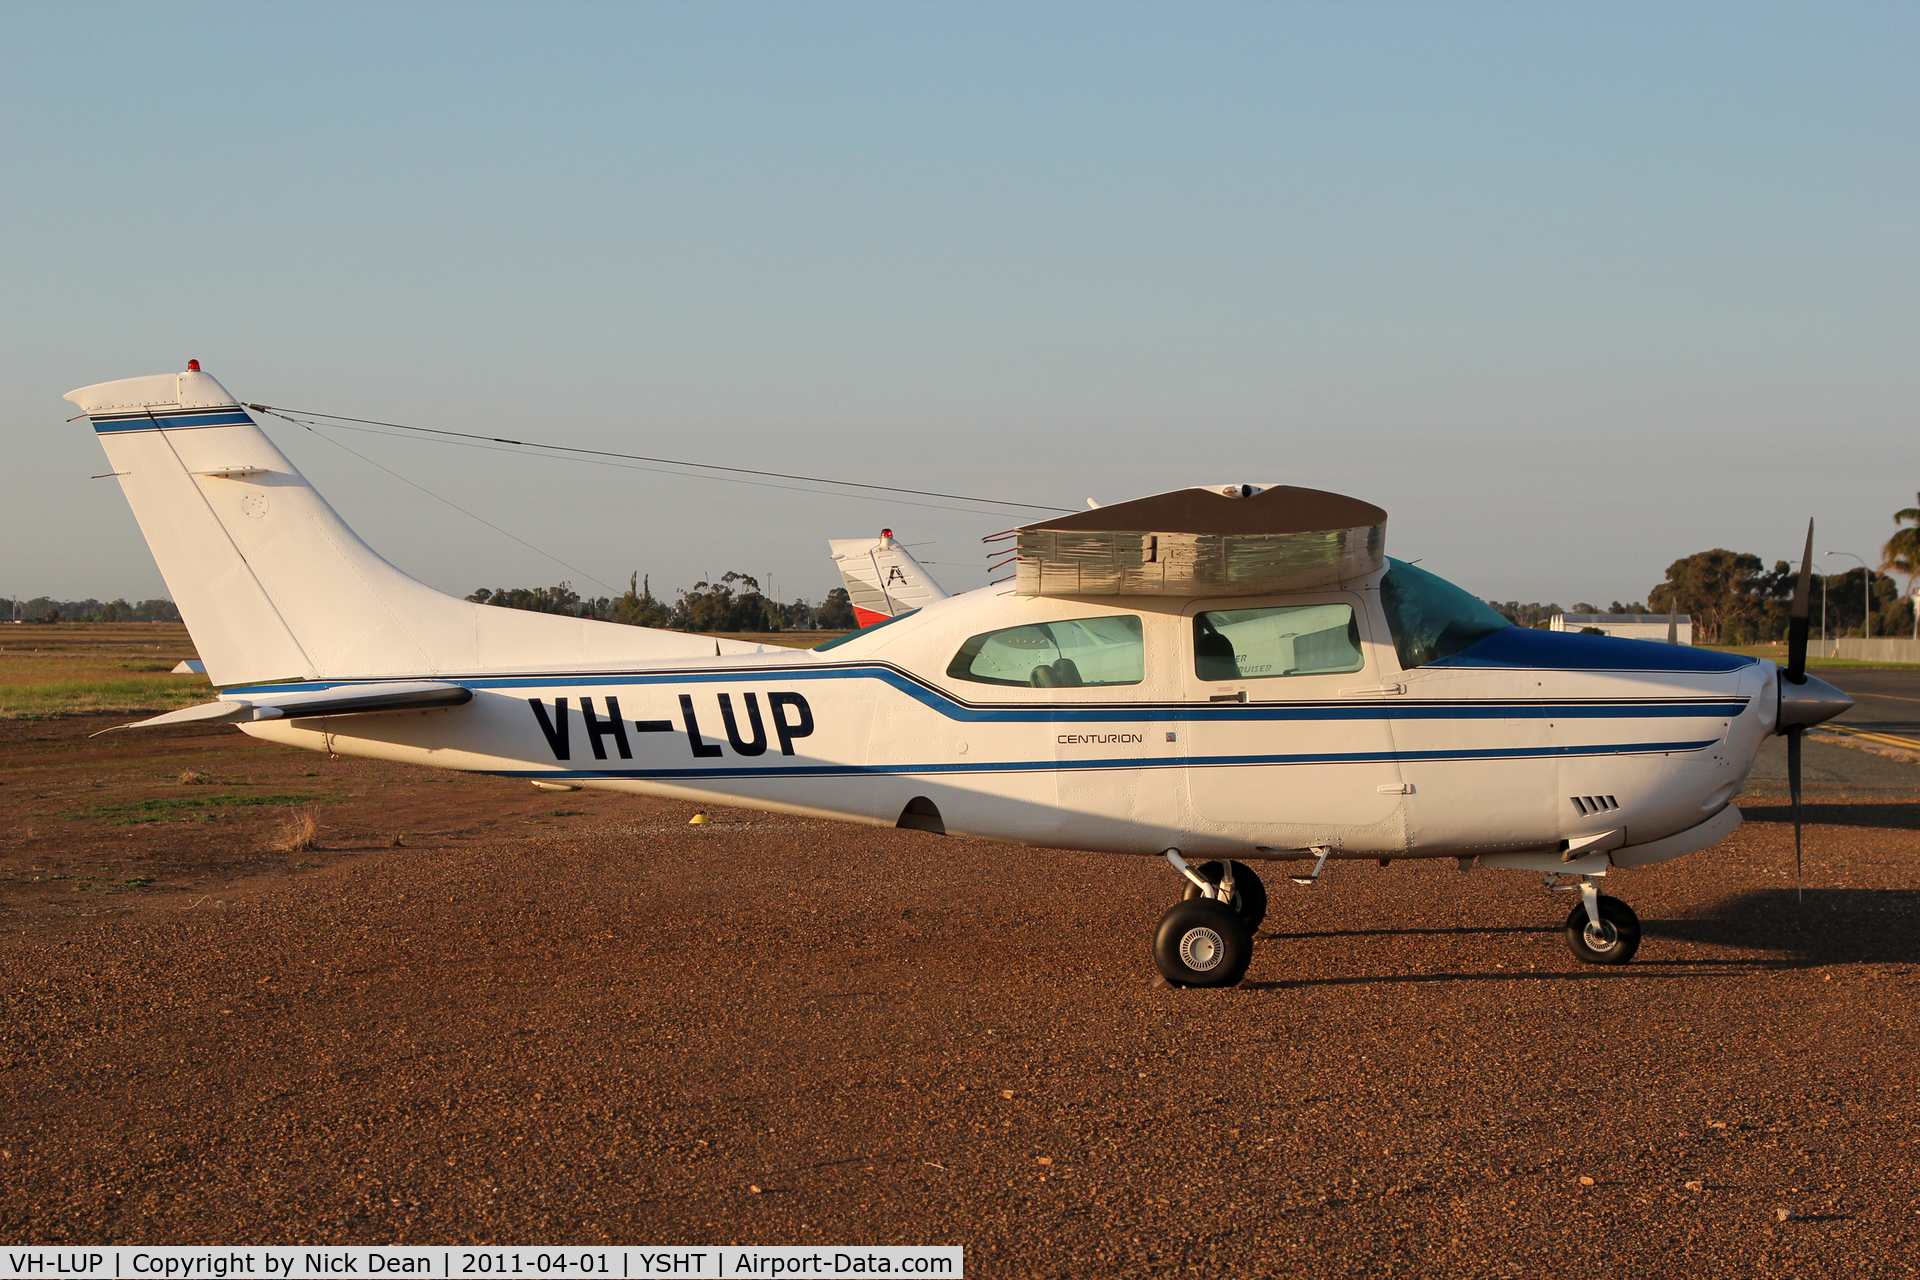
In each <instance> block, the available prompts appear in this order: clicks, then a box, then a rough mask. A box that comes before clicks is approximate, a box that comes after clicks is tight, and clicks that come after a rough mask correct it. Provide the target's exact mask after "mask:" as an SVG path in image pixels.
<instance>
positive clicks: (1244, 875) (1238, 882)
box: [1180, 862, 1267, 934]
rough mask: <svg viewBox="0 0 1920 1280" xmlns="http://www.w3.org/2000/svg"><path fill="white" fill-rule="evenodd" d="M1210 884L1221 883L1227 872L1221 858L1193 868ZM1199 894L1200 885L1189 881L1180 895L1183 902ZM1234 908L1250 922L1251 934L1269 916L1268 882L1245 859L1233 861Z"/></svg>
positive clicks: (1244, 920)
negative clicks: (1262, 881) (1256, 873)
mask: <svg viewBox="0 0 1920 1280" xmlns="http://www.w3.org/2000/svg"><path fill="white" fill-rule="evenodd" d="M1194 870H1195V871H1197V872H1199V873H1200V876H1201V878H1202V879H1204V880H1205V881H1206V882H1207V883H1208V884H1219V883H1220V879H1221V877H1222V876H1224V875H1226V874H1227V869H1226V867H1225V866H1224V865H1222V864H1221V863H1218V862H1205V863H1202V864H1200V865H1199V866H1197V867H1195V868H1194ZM1199 896H1200V886H1198V885H1195V884H1188V885H1187V891H1186V892H1185V893H1183V894H1181V895H1180V899H1181V901H1183V902H1191V901H1193V900H1194V899H1195V898H1198V897H1199ZM1232 906H1233V909H1234V911H1235V912H1237V913H1238V914H1239V916H1240V923H1241V924H1244V925H1246V926H1247V932H1248V933H1249V934H1255V933H1258V932H1260V922H1261V921H1262V920H1265V919H1266V918H1267V886H1266V885H1264V884H1262V883H1261V881H1260V877H1259V876H1257V875H1255V874H1254V871H1253V868H1252V867H1249V866H1248V865H1247V864H1246V863H1244V862H1236V863H1234V864H1233V903H1232Z"/></svg>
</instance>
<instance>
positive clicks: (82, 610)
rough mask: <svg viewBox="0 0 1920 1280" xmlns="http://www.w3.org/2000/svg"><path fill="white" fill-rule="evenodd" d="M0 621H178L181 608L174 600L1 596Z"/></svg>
mask: <svg viewBox="0 0 1920 1280" xmlns="http://www.w3.org/2000/svg"><path fill="white" fill-rule="evenodd" d="M0 621H5V622H178V621H180V610H178V609H176V608H174V606H173V601H171V600H142V601H141V602H140V603H139V604H128V603H127V602H126V601H125V600H108V601H106V602H105V603H102V602H101V601H99V600H55V599H53V598H52V597H50V596H34V597H33V598H32V599H30V600H29V599H25V598H16V599H11V600H9V599H5V598H3V597H0Z"/></svg>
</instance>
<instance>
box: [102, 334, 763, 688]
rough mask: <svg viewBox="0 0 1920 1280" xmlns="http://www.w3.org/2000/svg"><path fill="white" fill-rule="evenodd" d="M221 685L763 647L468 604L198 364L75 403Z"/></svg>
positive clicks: (112, 386)
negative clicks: (386, 546)
mask: <svg viewBox="0 0 1920 1280" xmlns="http://www.w3.org/2000/svg"><path fill="white" fill-rule="evenodd" d="M66 398H67V399H69V400H71V401H73V402H74V403H75V404H77V405H79V406H80V407H81V408H82V409H84V410H86V412H87V416H88V417H89V418H91V419H92V421H93V426H94V430H95V431H96V432H98V433H99V436H100V443H101V444H102V445H103V446H104V447H105V449H106V451H107V460H108V462H109V463H110V464H111V465H112V467H113V469H114V471H115V472H116V473H117V474H118V475H119V477H120V486H121V489H122V491H123V492H125V494H126V495H127V501H128V503H129V504H131V506H132V507H133V514H134V518H135V519H136V520H138V521H139V522H140V531H141V533H143V534H144V535H145V536H146V539H147V545H148V547H149V548H150V549H151V550H152V551H153V558H154V559H155V560H156V561H157V562H158V563H159V565H160V573H161V575H162V576H163V577H164V578H165V579H166V581H167V587H168V589H169V590H170V591H171V592H172V593H173V599H174V603H176V604H177V605H179V607H180V616H181V617H182V618H184V619H185V620H186V623H187V628H188V630H189V631H191V632H192V634H193V640H194V645H195V646H196V647H197V648H198V649H199V650H200V657H201V660H202V661H203V662H205V664H206V669H207V675H208V677H209V678H210V679H211V680H212V681H213V683H214V684H216V685H221V686H231V685H241V684H262V683H270V682H273V681H280V680H298V679H330V678H349V677H370V676H386V677H394V676H423V675H454V674H461V673H466V672H484V671H502V670H525V669H529V668H532V669H548V670H552V669H556V668H564V667H567V666H570V665H578V664H581V663H605V662H618V661H635V660H640V661H644V660H647V659H651V658H680V657H693V656H696V655H700V654H706V655H708V656H711V655H712V653H713V652H714V649H713V646H714V645H715V644H716V643H717V644H719V645H721V646H723V647H724V649H725V651H728V652H753V651H754V650H755V649H756V647H757V646H754V645H750V644H742V643H740V642H738V641H719V642H716V641H714V640H713V639H712V638H711V637H698V636H691V635H682V634H680V633H678V632H668V631H653V630H648V629H644V628H640V627H626V626H619V625H616V624H614V623H607V622H595V621H592V620H590V619H583V618H568V617H562V616H560V615H557V614H539V613H529V612H525V611H522V610H517V609H500V608H494V607H490V606H484V605H479V604H474V603H472V602H470V601H466V600H458V599H455V598H454V597H452V596H448V595H444V594H442V593H441V592H438V591H435V590H434V589H433V588H431V587H429V586H427V585H426V584H425V583H422V582H419V581H416V580H415V579H413V578H410V577H408V576H407V575H406V574H404V573H402V572H401V571H400V570H398V569H396V568H394V567H393V565H391V564H389V563H387V561H385V560H383V559H382V558H381V557H380V556H379V555H378V554H376V553H375V552H374V550H373V549H372V548H371V547H369V546H367V544H366V543H364V542H362V541H361V540H360V538H359V537H358V535H356V534H355V533H354V532H353V530H352V529H349V528H348V527H347V525H346V522H345V521H343V520H341V519H340V517H339V516H338V515H337V514H335V512H334V510H333V508H332V507H330V506H328V505H327V502H326V500H325V499H324V498H322V497H321V496H320V495H319V493H318V492H316V491H315V490H314V488H313V486H312V485H310V484H308V483H307V480H306V477H304V476H302V475H301V474H300V472H299V471H298V470H296V469H295V468H294V465H293V464H292V463H291V462H289V461H288V460H287V458H286V455H284V454H282V453H281V452H280V450H279V449H277V448H275V447H274V444H273V442H272V441H271V440H269V439H268V438H267V435H266V433H265V432H263V431H261V430H260V427H259V425H258V424H257V423H256V422H255V421H254V420H253V417H252V416H251V415H250V414H249V413H248V412H247V410H246V409H245V407H244V406H242V405H241V404H239V403H238V402H237V401H235V400H234V398H233V397H232V396H231V395H229V394H228V393H227V389H226V388H225V387H223V386H221V385H220V384H219V382H217V381H216V380H215V379H214V378H213V377H212V375H210V374H206V373H202V372H200V371H199V363H198V362H197V361H196V362H194V363H193V364H192V365H191V366H189V370H188V372H186V373H178V374H174V373H166V374H157V375H155V376H153V377H146V378H126V379H123V380H121V381H118V382H102V383H99V384H97V385H95V386H91V387H82V388H80V389H79V390H78V391H71V392H68V393H67V397H66Z"/></svg>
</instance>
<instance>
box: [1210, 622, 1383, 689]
mask: <svg viewBox="0 0 1920 1280" xmlns="http://www.w3.org/2000/svg"><path fill="white" fill-rule="evenodd" d="M1365 665H1366V658H1365V656H1364V655H1363V654H1362V653H1361V651H1360V624H1359V623H1358V622H1357V621H1356V620H1355V619H1354V616H1353V606H1352V605H1350V604H1296V605H1282V606H1279V607H1276V608H1267V609H1214V610H1209V611H1208V612H1206V613H1196V614H1195V615H1194V616H1193V674H1194V675H1195V676H1197V677H1199V678H1200V679H1202V680H1264V679H1267V678H1268V677H1271V676H1311V675H1325V674H1332V673H1334V672H1341V671H1358V670H1360V668H1361V667H1363V666H1365Z"/></svg>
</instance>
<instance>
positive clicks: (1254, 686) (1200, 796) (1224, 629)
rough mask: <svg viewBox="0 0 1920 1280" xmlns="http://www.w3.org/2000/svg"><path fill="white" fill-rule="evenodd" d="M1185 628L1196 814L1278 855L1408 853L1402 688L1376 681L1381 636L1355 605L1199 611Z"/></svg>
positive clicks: (1286, 604)
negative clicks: (1325, 850) (1398, 749)
mask: <svg viewBox="0 0 1920 1280" xmlns="http://www.w3.org/2000/svg"><path fill="white" fill-rule="evenodd" d="M1186 621H1187V627H1186V631H1187V634H1186V636H1185V637H1184V639H1185V642H1186V643H1185V651H1186V654H1187V657H1188V665H1187V670H1186V673H1185V674H1186V698H1185V701H1186V703H1187V707H1188V711H1187V722H1186V728H1185V731H1184V732H1183V734H1182V736H1183V737H1184V738H1185V740H1186V741H1185V754H1186V759H1187V787H1188V798H1189V803H1190V805H1191V807H1192V810H1193V813H1194V816H1195V817H1196V818H1199V819H1202V820H1204V821H1209V822H1217V823H1232V824H1235V825H1240V824H1250V825H1254V826H1256V827H1258V828H1262V830H1261V831H1258V832H1256V833H1253V834H1251V836H1250V839H1252V840H1253V841H1254V842H1256V843H1262V844H1266V845H1269V846H1270V847H1273V848H1306V847H1310V846H1314V845H1323V844H1330V845H1333V846H1334V847H1335V848H1336V849H1339V850H1341V851H1345V852H1370V853H1381V854H1390V853H1398V852H1401V851H1403V850H1404V848H1405V846H1406V818H1405V797H1404V796H1403V794H1402V785H1403V784H1402V779H1401V776H1400V766H1399V761H1398V759H1397V758H1396V756H1395V754H1394V742H1393V728H1392V721H1391V716H1392V714H1393V709H1394V706H1395V704H1396V702H1397V700H1398V699H1400V698H1401V696H1402V695H1401V694H1400V693H1399V689H1400V688H1401V686H1400V685H1399V684H1398V683H1397V682H1394V681H1393V677H1391V676H1388V677H1383V676H1382V675H1381V663H1380V661H1379V658H1380V656H1381V653H1382V650H1381V644H1380V642H1384V640H1385V637H1377V638H1376V637H1374V636H1372V635H1371V634H1369V619H1368V617H1367V614H1366V611H1365V610H1364V609H1363V608H1362V602H1361V599H1360V597H1359V596H1357V595H1355V594H1352V593H1348V592H1337V591H1332V592H1324V593H1311V594H1302V595H1295V596H1288V597H1285V598H1284V599H1280V600H1273V601H1268V602H1244V601H1237V600H1235V601H1217V602H1211V603H1207V602H1202V603H1198V604H1195V605H1194V606H1192V607H1191V608H1190V609H1189V610H1188V611H1187V615H1186ZM1386 652H1389V653H1390V652H1391V649H1390V648H1389V649H1387V650H1386ZM1394 670H1395V671H1396V672H1397V666H1396V667H1395V668H1394Z"/></svg>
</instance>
